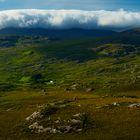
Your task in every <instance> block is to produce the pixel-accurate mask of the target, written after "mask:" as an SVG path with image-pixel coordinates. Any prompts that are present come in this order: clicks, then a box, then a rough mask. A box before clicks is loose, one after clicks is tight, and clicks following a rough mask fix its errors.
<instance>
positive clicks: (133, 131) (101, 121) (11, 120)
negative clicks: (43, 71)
mask: <svg viewBox="0 0 140 140" xmlns="http://www.w3.org/2000/svg"><path fill="white" fill-rule="evenodd" d="M121 94H123V95H124V94H126V95H128V94H129V95H134V94H135V95H137V96H138V98H123V97H122V98H121V97H118V98H117V97H116V98H114V97H106V98H101V97H100V96H97V95H94V94H87V93H76V92H64V91H59V92H58V91H54V92H49V93H48V94H47V95H45V94H44V93H43V92H39V91H25V92H21V91H16V92H8V93H1V97H0V112H1V115H0V124H1V127H0V139H11V140H15V139H25V140H26V139H35V140H40V139H44V138H45V139H59V140H61V139H76V140H77V139H79V140H80V139H83V140H86V139H99V140H101V139H110V140H112V139H114V140H115V139H116V140H117V139H120V140H121V139H122V140H123V139H139V138H140V137H139V131H140V130H139V121H140V119H139V115H140V111H139V109H129V108H128V107H125V106H120V107H115V108H110V109H109V108H101V109H100V108H96V107H98V106H104V105H106V104H111V103H113V102H119V103H121V102H122V103H124V102H126V103H134V102H140V93H139V92H134V93H131V92H129V93H121ZM73 98H76V100H75V101H74V102H71V103H70V106H69V107H68V108H65V109H63V110H59V111H57V112H55V113H54V114H52V119H53V118H57V117H61V118H64V119H66V118H68V117H69V116H70V115H73V114H76V113H79V112H88V113H89V114H90V118H91V119H92V120H93V121H94V125H95V127H93V128H90V129H87V130H86V131H85V132H83V133H72V134H71V133H68V134H48V133H42V134H34V133H30V132H29V131H27V129H26V126H25V125H24V124H25V118H26V117H28V116H29V115H30V114H32V113H33V112H34V111H36V110H37V105H42V104H47V103H52V102H56V101H63V100H64V99H65V100H67V99H68V100H69V99H73ZM79 104H80V105H81V107H78V105H79ZM73 105H74V106H77V107H74V108H73Z"/></svg>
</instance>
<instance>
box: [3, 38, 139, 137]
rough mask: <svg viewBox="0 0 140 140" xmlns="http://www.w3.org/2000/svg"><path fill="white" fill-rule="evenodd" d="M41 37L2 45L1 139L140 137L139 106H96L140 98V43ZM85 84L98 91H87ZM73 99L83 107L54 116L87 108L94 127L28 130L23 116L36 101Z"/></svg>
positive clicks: (35, 106) (31, 109)
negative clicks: (65, 131) (74, 131)
mask: <svg viewBox="0 0 140 140" xmlns="http://www.w3.org/2000/svg"><path fill="white" fill-rule="evenodd" d="M21 40H22V41H21ZM43 41H44V43H43V44H42V43H37V42H35V43H34V39H33V40H32V38H30V39H29V38H27V39H25V40H24V39H19V40H18V42H16V43H15V44H16V46H15V47H9V48H0V77H1V78H0V89H1V92H0V124H1V126H0V139H4V140H5V139H12V140H15V139H23V140H24V139H25V140H26V139H37V140H39V139H44V138H45V139H47V140H48V139H55V140H56V139H84V140H85V139H99V140H102V139H106V140H109V139H110V140H112V139H116V140H117V139H140V137H139V131H140V130H139V122H140V119H139V115H140V111H139V109H138V108H136V109H129V108H128V107H124V106H121V107H117V108H111V109H109V108H102V109H99V108H96V106H102V105H106V104H110V103H113V102H125V103H128V102H131V103H135V102H140V92H139V89H140V86H139V83H140V79H139V75H140V73H139V71H140V65H139V64H140V57H139V46H138V45H136V46H133V45H135V44H134V43H132V44H131V43H130V42H129V45H128V42H127V43H126V46H125V45H122V44H120V42H117V41H116V42H112V41H111V43H110V42H105V41H103V40H102V39H85V40H75V41H63V42H61V41H48V40H47V41H46V38H45V40H43V39H41V42H43ZM123 44H124V42H123ZM131 45H132V46H131ZM128 48H129V49H128ZM134 48H135V49H134ZM51 80H53V81H54V84H51V83H50V81H51ZM73 85H76V89H73V88H72V87H73ZM34 88H35V89H34ZM87 88H94V91H92V92H91V93H87V92H85V90H86V89H87ZM42 89H46V92H47V94H46V95H45V94H44V91H42ZM4 90H6V92H4ZM7 90H10V91H9V92H8V91H7ZM11 90H13V91H11ZM104 95H107V96H108V97H106V98H102V96H104ZM123 95H125V96H128V97H127V98H123ZM114 96H116V97H114ZM129 96H133V97H134V98H130V97H129ZM73 97H77V98H78V100H77V101H75V102H74V104H75V105H78V104H81V108H80V109H79V108H78V109H77V108H74V109H73V108H71V107H70V108H68V109H66V110H63V111H60V112H57V114H55V115H57V116H62V117H63V114H65V117H67V116H69V114H76V113H78V112H85V111H87V112H89V114H90V116H91V118H92V119H93V120H94V122H95V125H96V127H95V128H92V129H89V130H88V131H86V132H84V133H79V134H62V135H58V134H55V135H49V134H46V133H44V134H41V135H39V134H32V133H30V132H26V131H25V130H24V128H25V126H24V122H25V118H26V117H27V116H29V115H30V114H32V113H33V112H34V111H36V109H37V105H38V104H39V105H41V104H45V103H48V102H52V101H54V100H63V99H67V98H69V99H72V98H73Z"/></svg>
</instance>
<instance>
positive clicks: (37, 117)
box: [26, 112, 43, 121]
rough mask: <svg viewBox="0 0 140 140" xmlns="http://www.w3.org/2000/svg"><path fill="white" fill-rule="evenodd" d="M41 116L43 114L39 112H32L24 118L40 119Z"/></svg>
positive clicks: (29, 119) (27, 119)
mask: <svg viewBox="0 0 140 140" xmlns="http://www.w3.org/2000/svg"><path fill="white" fill-rule="evenodd" d="M42 117H43V115H41V113H40V112H34V113H33V114H32V115H30V116H29V117H27V118H26V121H32V120H35V119H39V118H40V119H41V118H42Z"/></svg>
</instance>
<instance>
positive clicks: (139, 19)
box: [0, 9, 140, 30]
mask: <svg viewBox="0 0 140 140" xmlns="http://www.w3.org/2000/svg"><path fill="white" fill-rule="evenodd" d="M6 27H22V28H24V27H29V28H36V27H38V28H48V29H70V28H84V29H112V30H125V29H130V28H135V27H140V12H129V11H124V10H118V11H105V10H98V11H82V10H37V9H30V10H6V11H0V29H2V28H6Z"/></svg>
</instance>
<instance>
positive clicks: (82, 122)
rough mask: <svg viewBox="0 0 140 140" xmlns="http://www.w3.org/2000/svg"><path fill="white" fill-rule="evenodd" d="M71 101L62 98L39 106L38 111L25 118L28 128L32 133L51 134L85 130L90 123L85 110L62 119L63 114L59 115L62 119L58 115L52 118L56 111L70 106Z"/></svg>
mask: <svg viewBox="0 0 140 140" xmlns="http://www.w3.org/2000/svg"><path fill="white" fill-rule="evenodd" d="M73 101H74V100H63V101H57V102H54V103H50V104H47V105H41V106H39V107H38V109H39V111H36V112H34V113H33V114H31V115H30V116H29V117H27V118H26V119H25V120H26V123H27V125H28V129H29V130H30V131H31V132H34V133H44V132H47V133H53V134H55V133H61V134H63V133H79V132H81V131H83V130H85V129H86V127H87V126H88V125H89V124H90V125H91V123H89V118H88V117H89V116H88V114H87V113H85V112H83V113H77V114H74V115H72V116H68V118H67V119H64V118H63V116H61V117H62V118H63V119H61V118H60V117H58V118H57V119H52V118H53V117H52V116H53V115H54V114H56V113H57V112H59V111H61V110H63V109H65V108H66V107H71V106H70V103H71V102H73ZM72 108H73V106H72Z"/></svg>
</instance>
